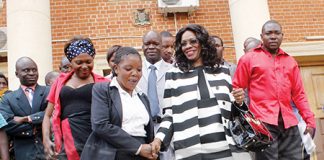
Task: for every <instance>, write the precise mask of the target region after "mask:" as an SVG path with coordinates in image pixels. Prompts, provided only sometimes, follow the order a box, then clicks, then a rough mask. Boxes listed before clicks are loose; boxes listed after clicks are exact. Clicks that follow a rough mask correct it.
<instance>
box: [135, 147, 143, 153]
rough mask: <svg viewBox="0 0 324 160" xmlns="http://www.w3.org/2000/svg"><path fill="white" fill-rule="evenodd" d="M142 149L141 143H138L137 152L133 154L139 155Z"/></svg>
mask: <svg viewBox="0 0 324 160" xmlns="http://www.w3.org/2000/svg"><path fill="white" fill-rule="evenodd" d="M141 149H142V145H140V147H139V148H138V150H137V152H136V153H135V155H139V154H140V152H141Z"/></svg>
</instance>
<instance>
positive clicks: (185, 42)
mask: <svg viewBox="0 0 324 160" xmlns="http://www.w3.org/2000/svg"><path fill="white" fill-rule="evenodd" d="M188 43H189V44H190V45H191V46H193V45H195V44H198V43H199V41H198V39H189V40H187V41H182V42H181V43H180V45H181V47H185V46H187V44H188Z"/></svg>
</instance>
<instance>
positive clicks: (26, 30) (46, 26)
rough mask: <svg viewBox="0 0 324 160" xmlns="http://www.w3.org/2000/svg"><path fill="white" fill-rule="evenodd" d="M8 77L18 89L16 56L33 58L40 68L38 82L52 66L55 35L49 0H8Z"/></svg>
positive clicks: (14, 87)
mask: <svg viewBox="0 0 324 160" xmlns="http://www.w3.org/2000/svg"><path fill="white" fill-rule="evenodd" d="M6 3H7V4H6V5H7V32H8V79H9V88H10V89H11V90H15V89H17V88H18V86H19V84H20V82H19V79H18V78H17V77H16V75H15V63H16V60H17V59H18V58H20V57H22V56H27V57H30V58H32V59H33V60H34V61H35V62H36V64H37V66H38V72H39V78H38V83H39V84H45V82H44V77H45V75H46V73H47V72H49V71H51V70H52V36H51V16H50V1H49V0H7V1H6Z"/></svg>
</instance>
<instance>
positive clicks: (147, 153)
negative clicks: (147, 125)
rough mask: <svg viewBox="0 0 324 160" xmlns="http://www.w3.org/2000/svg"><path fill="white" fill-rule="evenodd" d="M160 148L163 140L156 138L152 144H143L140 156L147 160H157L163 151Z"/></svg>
mask: <svg viewBox="0 0 324 160" xmlns="http://www.w3.org/2000/svg"><path fill="white" fill-rule="evenodd" d="M160 147H161V140H160V139H157V138H155V139H154V140H153V142H151V143H150V144H142V148H141V151H140V153H139V154H140V155H141V156H142V157H145V158H147V159H153V160H155V159H157V158H158V155H159V152H160V149H161V148H160Z"/></svg>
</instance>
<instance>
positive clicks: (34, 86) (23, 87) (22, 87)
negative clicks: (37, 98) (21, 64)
mask: <svg viewBox="0 0 324 160" xmlns="http://www.w3.org/2000/svg"><path fill="white" fill-rule="evenodd" d="M20 87H21V89H22V90H23V91H25V90H26V88H31V89H32V90H33V91H35V88H36V84H35V85H33V86H29V87H27V86H25V85H20Z"/></svg>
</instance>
